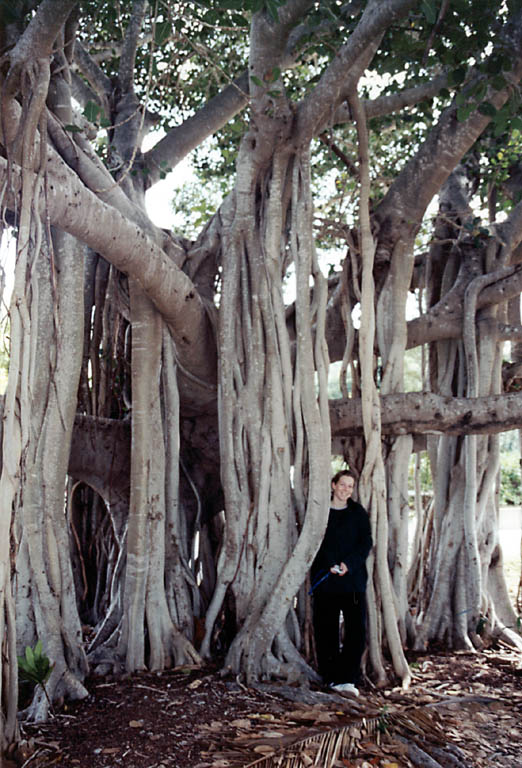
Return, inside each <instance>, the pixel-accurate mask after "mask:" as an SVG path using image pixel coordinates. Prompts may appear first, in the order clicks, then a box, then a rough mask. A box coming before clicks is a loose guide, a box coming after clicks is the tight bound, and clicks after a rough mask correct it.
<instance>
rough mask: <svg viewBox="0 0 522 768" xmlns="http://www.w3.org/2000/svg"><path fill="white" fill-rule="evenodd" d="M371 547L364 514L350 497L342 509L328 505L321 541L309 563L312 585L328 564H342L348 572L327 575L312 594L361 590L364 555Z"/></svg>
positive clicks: (366, 578) (366, 515) (329, 566)
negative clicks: (340, 574)
mask: <svg viewBox="0 0 522 768" xmlns="http://www.w3.org/2000/svg"><path fill="white" fill-rule="evenodd" d="M371 548H372V534H371V528H370V520H369V517H368V513H367V512H366V510H365V509H364V507H362V506H361V505H360V504H358V503H357V502H356V501H353V499H348V505H347V506H346V507H345V508H344V509H334V508H333V507H330V514H329V517H328V525H327V527H326V533H325V535H324V539H323V543H322V544H321V546H320V548H319V551H318V553H317V555H316V557H315V560H314V562H313V564H312V571H311V580H312V586H313V585H314V584H315V583H316V582H317V581H318V580H319V579H320V578H321V576H324V575H325V574H326V573H328V572H329V569H330V568H331V567H332V565H339V563H341V562H342V563H346V565H347V567H348V573H346V574H345V575H344V576H337V575H335V574H331V575H330V576H328V578H327V579H325V580H324V581H323V582H322V583H321V584H319V585H318V586H317V587H316V588H315V590H314V594H315V595H320V594H336V595H343V594H345V593H346V592H364V591H365V589H366V582H367V580H368V574H367V571H366V558H367V557H368V555H369V554H370V550H371Z"/></svg>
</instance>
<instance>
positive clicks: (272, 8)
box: [266, 0, 279, 21]
mask: <svg viewBox="0 0 522 768" xmlns="http://www.w3.org/2000/svg"><path fill="white" fill-rule="evenodd" d="M266 9H267V11H268V13H269V15H270V16H271V17H272V19H273V20H274V21H279V14H278V12H277V4H276V3H275V2H274V0H266Z"/></svg>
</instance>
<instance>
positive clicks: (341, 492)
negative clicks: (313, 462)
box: [332, 475, 355, 506]
mask: <svg viewBox="0 0 522 768" xmlns="http://www.w3.org/2000/svg"><path fill="white" fill-rule="evenodd" d="M354 485H355V481H354V479H353V477H347V476H346V475H341V477H340V478H339V480H338V481H337V482H336V483H332V491H333V501H336V502H337V503H338V504H339V506H341V505H344V504H346V502H347V501H348V499H349V498H350V496H351V495H352V493H353V489H354Z"/></svg>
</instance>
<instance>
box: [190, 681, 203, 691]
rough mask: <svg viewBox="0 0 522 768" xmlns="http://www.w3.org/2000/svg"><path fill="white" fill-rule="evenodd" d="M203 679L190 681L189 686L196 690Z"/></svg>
mask: <svg viewBox="0 0 522 768" xmlns="http://www.w3.org/2000/svg"><path fill="white" fill-rule="evenodd" d="M202 682H203V680H199V679H198V680H193V681H192V682H191V683H189V686H188V687H189V688H190V689H191V690H192V691H194V690H195V689H196V688H199V686H200V685H201V683H202Z"/></svg>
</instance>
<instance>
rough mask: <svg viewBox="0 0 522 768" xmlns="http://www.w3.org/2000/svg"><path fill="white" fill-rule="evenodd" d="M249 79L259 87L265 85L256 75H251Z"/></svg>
mask: <svg viewBox="0 0 522 768" xmlns="http://www.w3.org/2000/svg"><path fill="white" fill-rule="evenodd" d="M250 79H251V80H252V82H253V83H254V85H258V86H259V87H260V88H264V87H265V84H264V82H263V81H262V80H261V78H260V77H257V75H251V76H250Z"/></svg>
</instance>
